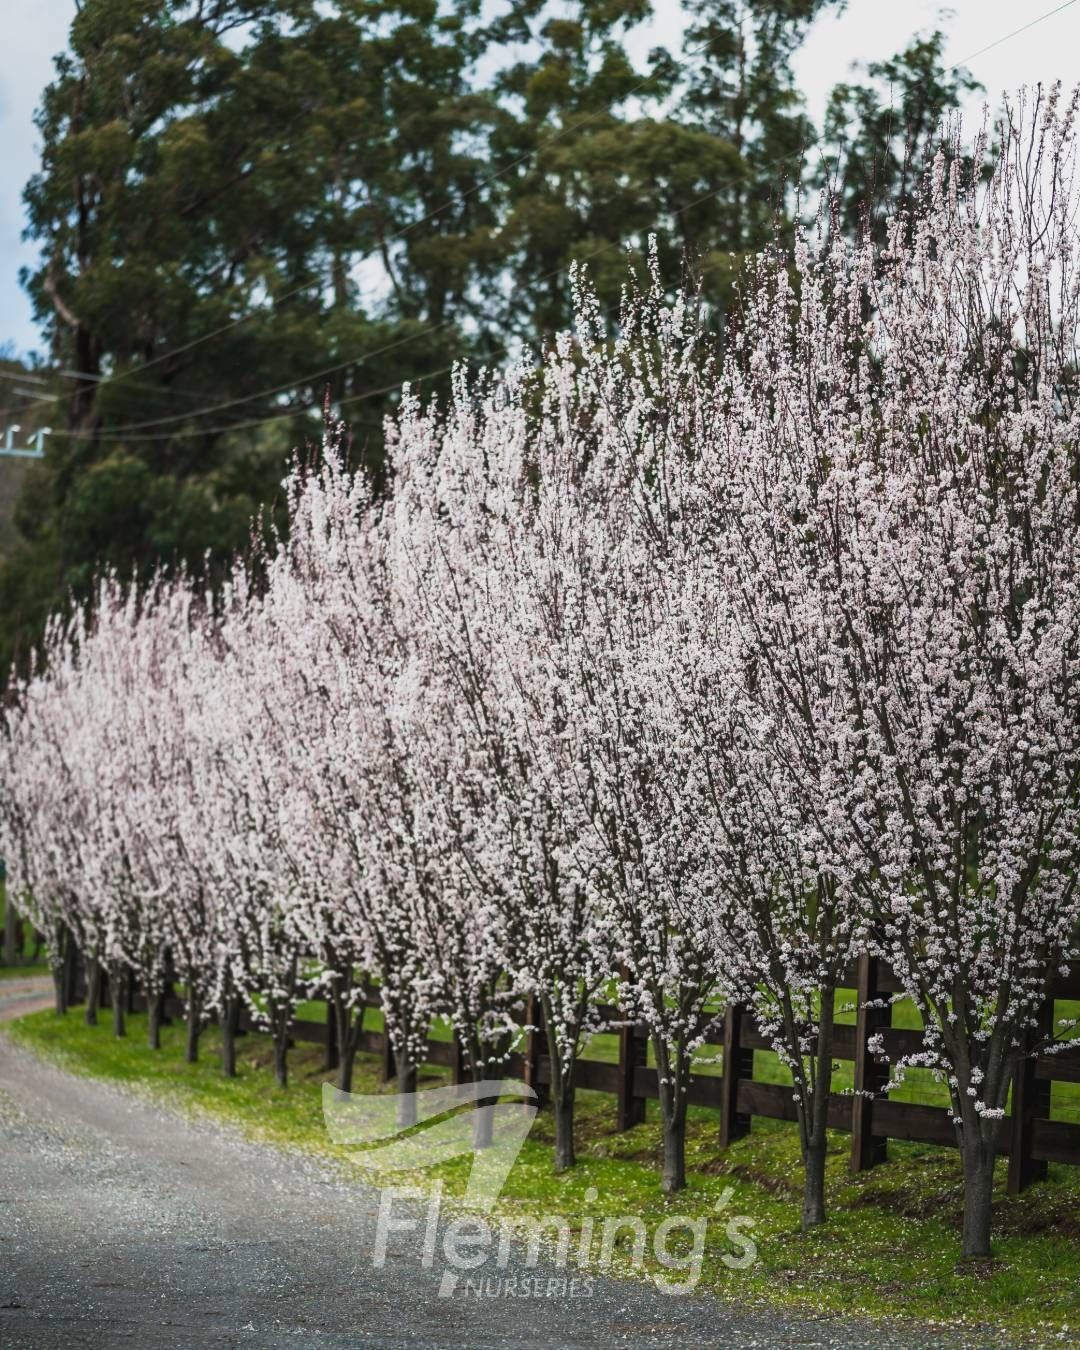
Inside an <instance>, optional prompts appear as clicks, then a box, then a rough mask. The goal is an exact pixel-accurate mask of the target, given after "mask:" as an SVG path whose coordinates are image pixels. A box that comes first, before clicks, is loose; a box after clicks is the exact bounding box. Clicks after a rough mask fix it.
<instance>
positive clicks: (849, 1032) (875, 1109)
mask: <svg viewBox="0 0 1080 1350" xmlns="http://www.w3.org/2000/svg"><path fill="white" fill-rule="evenodd" d="M847 987H849V988H852V989H854V990H855V1004H856V1021H855V1024H854V1025H847V1024H842V1025H837V1026H836V1027H835V1029H834V1043H833V1057H834V1058H835V1059H837V1060H850V1061H851V1062H852V1065H853V1079H854V1092H851V1093H833V1094H832V1096H831V1098H830V1101H829V1110H828V1121H829V1127H830V1129H834V1130H843V1131H847V1132H849V1133H850V1134H851V1150H850V1166H851V1169H852V1171H856V1172H861V1171H865V1170H867V1169H868V1168H871V1167H874V1166H877V1165H878V1164H879V1163H881V1162H883V1161H884V1160H885V1156H886V1145H887V1141H888V1140H889V1139H902V1140H909V1141H914V1142H918V1143H925V1144H940V1145H945V1146H950V1147H954V1148H955V1147H956V1144H957V1138H956V1127H955V1125H954V1124H953V1119H952V1112H951V1110H950V1109H949V1108H948V1107H942V1106H924V1105H921V1104H918V1103H915V1102H902V1101H896V1100H891V1099H889V1098H888V1097H886V1096H883V1095H880V1094H882V1092H883V1089H884V1087H885V1085H886V1083H887V1082H888V1079H889V1067H888V1066H889V1062H890V1061H894V1060H896V1059H898V1058H899V1057H900V1056H901V1055H907V1054H911V1053H912V1052H913V1051H917V1050H918V1049H919V1048H920V1047H921V1045H922V1040H923V1033H922V1032H921V1031H917V1030H911V1029H908V1028H904V1027H894V1026H892V1024H891V1023H892V1006H891V1004H889V1003H886V1005H885V1006H884V1007H880V1006H871V1005H874V1004H876V1001H878V1000H887V999H888V998H889V996H890V995H892V994H900V993H902V992H903V988H902V986H901V984H900V982H899V980H897V978H896V976H895V975H894V974H893V973H892V972H891V971H890V970H889V968H888V966H887V965H886V964H885V963H884V962H881V961H879V960H877V959H876V958H873V957H863V958H861V959H860V961H859V962H858V963H857V965H856V966H855V967H853V969H852V970H851V972H850V975H849V979H848V981H847ZM1058 999H1080V962H1078V963H1075V964H1074V966H1073V967H1072V968H1071V969H1070V971H1069V973H1068V975H1065V976H1062V977H1060V978H1058V979H1056V980H1055V981H1054V982H1053V983H1052V984H1051V986H1050V996H1049V998H1048V999H1047V1001H1046V1004H1045V1007H1044V1010H1043V1015H1042V1019H1041V1022H1042V1029H1043V1031H1044V1032H1047V1033H1048V1032H1049V1031H1050V1029H1051V1028H1052V1026H1053V1020H1052V1019H1053V1008H1054V1002H1055V1001H1056V1000H1058ZM378 1002H379V999H378V991H377V990H376V991H373V997H372V998H371V999H370V1000H369V1004H368V1006H369V1007H372V1006H378ZM134 1006H139V1007H145V1000H144V999H143V998H142V997H141V996H137V997H136V999H135V1001H134ZM597 1012H598V1013H599V1018H600V1022H601V1023H602V1024H603V1025H606V1026H607V1027H608V1028H609V1030H611V1031H612V1032H614V1033H616V1034H617V1037H618V1045H619V1055H618V1059H617V1060H616V1061H614V1062H602V1061H599V1060H591V1059H579V1060H578V1062H577V1065H576V1067H575V1072H574V1085H575V1087H577V1088H581V1089H584V1090H587V1091H592V1092H602V1093H606V1094H608V1095H609V1096H613V1097H614V1098H615V1105H616V1111H615V1115H616V1125H617V1128H618V1129H619V1130H627V1129H630V1128H632V1127H633V1126H634V1125H637V1124H640V1123H641V1122H642V1121H643V1120H644V1119H645V1107H646V1103H647V1102H648V1101H650V1100H656V1099H657V1098H658V1097H659V1086H658V1083H657V1072H656V1070H655V1069H654V1068H652V1067H651V1066H650V1065H649V1064H648V1063H647V1059H648V1036H647V1033H646V1030H645V1027H644V1026H643V1025H641V1024H632V1023H629V1022H627V1021H626V1019H625V1017H624V1016H623V1015H622V1013H621V1012H620V1010H619V1009H618V1008H615V1007H601V1008H599V1009H597ZM166 1013H167V1015H169V1016H182V1015H183V1013H184V1003H183V1001H182V1000H181V999H179V998H176V997H170V998H169V999H168V1000H167V1001H166ZM525 1020H526V1023H527V1024H528V1025H530V1026H532V1027H534V1028H535V1027H536V1026H537V1024H538V1022H539V1017H538V1015H537V1013H536V1010H535V1006H533V1007H530V1009H529V1011H528V1013H527V1015H526V1019H525ZM255 1029H256V1025H255V1022H254V1020H253V1019H252V1017H251V1016H250V1015H249V1014H248V1013H247V1012H246V1011H244V1012H243V1013H242V1014H241V1018H240V1025H239V1028H238V1031H239V1033H240V1034H246V1033H250V1032H251V1031H253V1030H255ZM701 1030H702V1032H703V1034H704V1035H705V1036H706V1037H707V1040H706V1042H705V1043H706V1044H707V1045H710V1046H716V1047H719V1048H721V1049H722V1051H723V1073H722V1074H701V1073H698V1074H691V1075H690V1076H689V1085H688V1089H687V1093H688V1100H689V1103H690V1104H691V1105H692V1106H701V1107H707V1108H710V1109H712V1110H715V1111H716V1112H717V1113H718V1119H719V1144H720V1146H721V1147H726V1146H727V1145H728V1144H729V1143H731V1142H732V1141H733V1140H735V1139H738V1138H740V1137H742V1136H743V1135H745V1134H746V1133H747V1132H748V1130H749V1129H750V1125H751V1121H752V1119H753V1117H754V1116H759V1117H766V1118H768V1119H771V1120H788V1121H794V1120H795V1119H796V1113H795V1102H794V1099H793V1097H792V1091H791V1088H790V1087H789V1086H785V1085H783V1084H780V1083H767V1082H761V1081H759V1080H756V1079H755V1078H754V1051H755V1050H771V1049H772V1046H771V1043H770V1042H769V1041H768V1039H767V1038H766V1037H765V1036H764V1035H763V1034H762V1033H761V1031H760V1029H759V1028H758V1026H757V1025H756V1023H755V1021H754V1019H753V1017H752V1015H751V1014H750V1013H749V1012H748V1011H746V1010H745V1009H742V1008H737V1007H735V1008H728V1009H727V1011H726V1012H725V1013H724V1014H722V1015H719V1016H717V1017H714V1018H709V1019H708V1020H707V1022H706V1023H705V1024H703V1026H702V1028H701ZM290 1036H291V1038H292V1040H293V1041H298V1042H305V1043H309V1044H314V1045H322V1046H325V1047H326V1050H327V1067H328V1068H329V1067H333V1065H334V1063H335V1060H336V1047H335V1033H334V1024H333V1017H332V1012H331V1008H330V1006H329V1005H328V1006H327V1019H326V1021H325V1022H316V1021H311V1020H305V1019H296V1020H295V1021H294V1022H293V1024H292V1026H291V1028H290ZM872 1037H877V1038H878V1039H879V1041H880V1043H881V1044H882V1046H883V1048H884V1052H885V1058H884V1059H879V1058H878V1057H877V1056H875V1055H874V1054H873V1053H872V1052H871V1050H870V1040H871V1038H872ZM544 1044H545V1042H544V1038H543V1036H542V1035H541V1034H539V1033H538V1032H537V1031H536V1030H531V1031H527V1032H526V1035H525V1041H524V1048H523V1050H522V1051H519V1052H515V1053H513V1054H512V1055H511V1056H510V1058H509V1061H508V1063H507V1065H506V1066H505V1072H506V1073H507V1075H508V1076H516V1077H519V1078H522V1079H523V1080H524V1081H525V1082H527V1083H528V1084H529V1085H530V1086H531V1087H534V1088H535V1089H536V1090H537V1092H538V1095H539V1096H540V1097H541V1098H543V1097H545V1096H546V1089H547V1088H548V1087H549V1085H550V1083H551V1062H550V1060H549V1058H548V1055H547V1053H546V1052H545V1050H544ZM359 1049H360V1050H363V1051H367V1052H368V1053H371V1054H375V1055H379V1056H381V1057H382V1065H383V1076H384V1077H390V1076H391V1075H392V1073H393V1056H392V1053H391V1051H390V1047H389V1039H388V1037H386V1036H385V1035H384V1033H383V1032H382V1031H371V1030H365V1031H363V1032H362V1034H361V1036H360V1041H359ZM427 1062H428V1063H430V1064H433V1065H438V1066H441V1067H444V1068H448V1069H450V1071H451V1074H452V1076H453V1078H454V1081H455V1082H457V1081H460V1080H461V1078H462V1077H463V1076H464V1072H465V1066H464V1060H463V1057H462V1054H461V1050H460V1047H459V1046H458V1044H457V1041H456V1040H453V1039H452V1040H449V1041H440V1040H434V1039H430V1038H429V1040H428V1043H427ZM1053 1082H1067V1083H1080V1051H1078V1050H1070V1051H1066V1052H1063V1053H1062V1054H1060V1055H1039V1056H1031V1057H1028V1058H1026V1059H1022V1060H1021V1061H1020V1062H1019V1064H1018V1066H1017V1069H1016V1073H1015V1075H1014V1078H1013V1086H1012V1107H1011V1114H1010V1115H1008V1116H1006V1117H1005V1118H1004V1119H1003V1120H1001V1122H1000V1123H999V1129H998V1151H999V1153H1001V1154H1002V1155H1005V1156H1007V1157H1008V1159H1009V1174H1008V1189H1009V1191H1010V1192H1011V1193H1013V1194H1017V1193H1019V1192H1020V1191H1022V1190H1024V1189H1026V1188H1027V1187H1028V1186H1029V1185H1030V1184H1031V1183H1032V1182H1033V1181H1037V1180H1040V1179H1041V1178H1043V1177H1045V1175H1046V1165H1047V1163H1049V1162H1055V1163H1069V1164H1073V1165H1080V1124H1072V1123H1070V1122H1067V1121H1061V1120H1051V1119H1050V1093H1051V1084H1052V1083H1053ZM868 1093H871V1094H875V1095H873V1096H868V1095H866V1094H868Z"/></svg>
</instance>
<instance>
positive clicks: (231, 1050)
mask: <svg viewBox="0 0 1080 1350" xmlns="http://www.w3.org/2000/svg"><path fill="white" fill-rule="evenodd" d="M239 1022H240V1001H239V1000H238V999H237V998H236V996H235V995H233V994H226V996H225V1004H224V1007H223V1008H222V1010H221V1072H222V1073H223V1074H224V1075H225V1077H226V1078H235V1077H236V1032H237V1028H238V1026H239Z"/></svg>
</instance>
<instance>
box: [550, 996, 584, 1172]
mask: <svg viewBox="0 0 1080 1350" xmlns="http://www.w3.org/2000/svg"><path fill="white" fill-rule="evenodd" d="M542 1017H543V1028H544V1033H545V1035H544V1039H545V1041H546V1042H547V1052H548V1063H549V1064H550V1066H551V1088H550V1091H551V1104H552V1109H553V1111H554V1113H555V1171H556V1172H568V1171H569V1170H570V1169H571V1168H572V1167H573V1166H574V1164H575V1163H576V1162H577V1158H576V1156H575V1154H574V1062H573V1056H571V1059H570V1063H569V1064H568V1063H567V1062H566V1059H565V1058H564V1055H563V1047H562V1046H561V1045H560V1043H559V1038H558V1036H557V1035H556V1034H555V1016H554V1013H553V1010H552V1008H551V1005H550V1002H548V1003H545V1004H544V1005H543V1014H542Z"/></svg>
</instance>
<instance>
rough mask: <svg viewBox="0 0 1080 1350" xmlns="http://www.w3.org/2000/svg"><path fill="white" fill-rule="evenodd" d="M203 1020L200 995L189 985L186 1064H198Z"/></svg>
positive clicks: (185, 1048) (185, 1049)
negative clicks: (200, 1025)
mask: <svg viewBox="0 0 1080 1350" xmlns="http://www.w3.org/2000/svg"><path fill="white" fill-rule="evenodd" d="M201 1020H202V1009H201V1008H200V1007H199V999H198V995H197V994H196V993H195V990H194V989H192V987H191V985H188V999H187V1041H186V1044H185V1046H184V1062H185V1063H186V1064H196V1063H198V1059H199V1030H200V1028H199V1023H200V1021H201Z"/></svg>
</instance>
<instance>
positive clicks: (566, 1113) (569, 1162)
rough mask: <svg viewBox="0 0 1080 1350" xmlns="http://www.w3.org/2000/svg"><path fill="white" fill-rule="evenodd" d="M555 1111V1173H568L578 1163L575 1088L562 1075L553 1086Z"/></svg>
mask: <svg viewBox="0 0 1080 1350" xmlns="http://www.w3.org/2000/svg"><path fill="white" fill-rule="evenodd" d="M552 1104H553V1107H554V1111H555V1171H556V1172H568V1171H569V1170H570V1169H571V1168H572V1167H573V1166H574V1164H575V1163H576V1162H577V1158H576V1156H575V1154H574V1087H573V1084H572V1083H567V1082H566V1081H565V1080H564V1078H563V1075H562V1074H560V1075H559V1078H558V1082H557V1083H553V1084H552Z"/></svg>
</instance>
